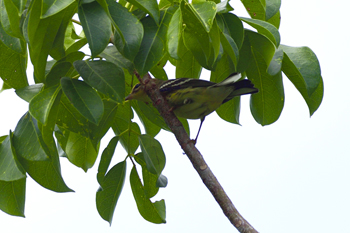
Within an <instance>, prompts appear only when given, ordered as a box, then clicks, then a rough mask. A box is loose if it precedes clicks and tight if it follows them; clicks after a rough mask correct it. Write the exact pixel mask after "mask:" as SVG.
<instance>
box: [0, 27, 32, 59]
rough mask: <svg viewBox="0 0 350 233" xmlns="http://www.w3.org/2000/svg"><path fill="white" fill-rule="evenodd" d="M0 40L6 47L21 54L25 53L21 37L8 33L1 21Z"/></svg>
mask: <svg viewBox="0 0 350 233" xmlns="http://www.w3.org/2000/svg"><path fill="white" fill-rule="evenodd" d="M0 40H1V41H2V42H3V43H4V44H5V45H6V47H8V48H9V49H12V50H13V51H14V52H16V53H18V54H22V55H25V54H26V50H25V49H23V47H24V43H23V42H24V41H23V40H22V39H19V38H16V37H12V36H10V35H8V34H7V33H6V31H5V29H4V28H3V26H2V24H1V23H0Z"/></svg>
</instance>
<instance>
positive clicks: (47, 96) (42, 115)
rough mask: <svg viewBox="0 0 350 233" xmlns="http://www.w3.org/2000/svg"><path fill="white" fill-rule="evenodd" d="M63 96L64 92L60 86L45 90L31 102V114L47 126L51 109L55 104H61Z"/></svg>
mask: <svg viewBox="0 0 350 233" xmlns="http://www.w3.org/2000/svg"><path fill="white" fill-rule="evenodd" d="M61 94H62V91H61V87H59V86H53V87H50V88H47V89H44V90H43V91H41V92H40V93H39V94H37V95H36V96H34V98H33V99H31V101H30V102H29V112H30V114H31V115H32V116H33V117H35V119H37V120H38V121H40V122H41V123H42V124H44V125H46V123H47V120H48V117H49V113H50V111H51V108H52V106H53V105H54V104H55V105H58V104H59V101H60V98H61Z"/></svg>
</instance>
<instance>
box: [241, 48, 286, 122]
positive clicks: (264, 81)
mask: <svg viewBox="0 0 350 233" xmlns="http://www.w3.org/2000/svg"><path fill="white" fill-rule="evenodd" d="M251 53H252V58H253V60H252V61H251V62H250V64H249V67H248V69H247V71H246V72H247V76H248V78H249V79H250V80H251V81H252V82H253V83H254V86H255V87H256V88H258V90H259V92H258V93H256V94H253V95H252V96H251V99H250V100H251V101H250V110H251V112H252V115H253V117H254V119H255V121H256V122H257V123H259V124H261V125H263V126H264V125H269V124H272V123H274V122H275V121H277V119H278V118H279V116H280V115H281V112H282V109H283V106H284V89H283V83H282V74H281V72H279V73H277V74H276V75H274V76H271V75H269V74H268V73H267V64H266V62H265V60H264V55H262V54H260V53H259V51H258V50H257V49H255V47H252V48H251Z"/></svg>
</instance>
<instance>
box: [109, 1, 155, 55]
mask: <svg viewBox="0 0 350 233" xmlns="http://www.w3.org/2000/svg"><path fill="white" fill-rule="evenodd" d="M108 4H109V5H108V9H109V12H110V14H111V17H112V19H113V23H114V25H115V26H116V30H115V33H114V42H115V43H114V44H115V46H116V47H117V48H118V50H119V52H120V53H121V54H123V55H124V56H125V57H126V58H127V59H129V60H130V61H133V60H134V58H135V56H136V54H137V53H138V51H139V48H140V45H141V41H142V37H143V26H142V24H141V23H140V21H139V20H138V19H137V18H136V17H135V16H134V15H133V14H132V13H131V12H129V11H128V10H127V9H126V8H125V7H123V6H122V5H120V4H119V3H117V2H115V1H112V0H110V1H108ZM158 13H159V12H158Z"/></svg>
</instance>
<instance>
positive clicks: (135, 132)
mask: <svg viewBox="0 0 350 233" xmlns="http://www.w3.org/2000/svg"><path fill="white" fill-rule="evenodd" d="M131 116H132V110H131V108H130V105H128V104H123V105H122V104H120V105H119V106H118V109H117V113H116V116H115V119H114V122H113V125H112V129H113V131H114V133H115V135H117V136H119V137H120V143H121V144H122V146H123V147H124V149H125V150H126V151H127V153H128V154H133V153H135V151H136V149H137V148H138V147H139V141H138V136H139V135H140V134H141V130H140V127H139V126H138V124H136V123H135V122H131V119H132V117H131Z"/></svg>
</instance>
